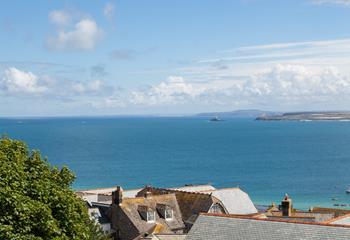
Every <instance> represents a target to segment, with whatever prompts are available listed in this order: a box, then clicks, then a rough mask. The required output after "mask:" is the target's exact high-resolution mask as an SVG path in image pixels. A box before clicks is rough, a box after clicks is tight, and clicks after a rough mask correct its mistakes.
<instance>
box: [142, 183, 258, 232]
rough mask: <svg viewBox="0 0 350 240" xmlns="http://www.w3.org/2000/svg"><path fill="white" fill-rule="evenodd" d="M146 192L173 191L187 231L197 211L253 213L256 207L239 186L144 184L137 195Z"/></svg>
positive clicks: (157, 193) (161, 192)
mask: <svg viewBox="0 0 350 240" xmlns="http://www.w3.org/2000/svg"><path fill="white" fill-rule="evenodd" d="M146 192H149V193H151V194H153V195H164V194H169V193H174V194H175V196H176V199H177V202H178V204H179V206H180V210H181V214H182V217H183V221H184V223H185V225H186V231H188V230H189V229H190V228H191V227H192V225H193V223H194V222H195V221H196V219H197V217H198V215H199V213H202V212H204V213H226V214H255V213H257V212H258V211H257V209H256V208H255V206H254V204H253V202H252V201H251V199H250V197H249V196H248V194H247V193H245V192H244V191H242V190H241V189H239V188H225V189H215V188H214V187H210V188H200V189H198V188H196V191H193V189H191V188H187V189H186V190H183V189H181V188H180V189H179V188H155V187H151V186H146V187H145V188H143V189H142V190H141V191H140V192H139V193H138V194H137V196H142V195H144V194H145V193H146Z"/></svg>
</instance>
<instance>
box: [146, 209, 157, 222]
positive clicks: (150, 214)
mask: <svg viewBox="0 0 350 240" xmlns="http://www.w3.org/2000/svg"><path fill="white" fill-rule="evenodd" d="M155 220H156V214H155V212H154V211H148V212H147V222H154V221H155Z"/></svg>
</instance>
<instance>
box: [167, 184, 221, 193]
mask: <svg viewBox="0 0 350 240" xmlns="http://www.w3.org/2000/svg"><path fill="white" fill-rule="evenodd" d="M170 189H173V190H180V191H186V192H203V191H214V190H216V188H215V187H213V186H212V185H209V184H208V185H187V186H183V187H175V188H170Z"/></svg>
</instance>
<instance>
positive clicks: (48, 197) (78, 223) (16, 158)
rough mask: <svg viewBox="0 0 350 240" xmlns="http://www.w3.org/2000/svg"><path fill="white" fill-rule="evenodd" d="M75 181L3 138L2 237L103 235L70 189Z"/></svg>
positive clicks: (32, 239)
mask: <svg viewBox="0 0 350 240" xmlns="http://www.w3.org/2000/svg"><path fill="white" fill-rule="evenodd" d="M74 179H75V176H74V174H73V173H72V172H71V171H70V170H69V169H68V168H67V167H63V168H61V169H58V168H57V167H52V166H50V164H49V163H48V161H47V159H43V158H42V157H41V155H40V153H39V151H30V150H29V149H28V146H27V145H26V144H25V143H24V142H22V141H17V140H12V139H9V138H7V137H3V138H0V239H15V240H16V239H18V240H22V239H23V240H25V239H26V240H27V239H28V240H47V239H54V240H66V239H67V240H68V239H79V240H80V239H89V240H90V239H93V238H94V237H93V236H95V235H96V234H99V233H100V232H99V229H98V228H96V227H95V226H93V224H94V223H93V222H92V221H91V220H90V218H89V215H88V212H87V208H86V205H85V203H84V202H83V201H82V200H81V199H80V198H79V197H77V196H76V195H75V193H74V191H73V190H72V188H71V185H72V183H73V181H74Z"/></svg>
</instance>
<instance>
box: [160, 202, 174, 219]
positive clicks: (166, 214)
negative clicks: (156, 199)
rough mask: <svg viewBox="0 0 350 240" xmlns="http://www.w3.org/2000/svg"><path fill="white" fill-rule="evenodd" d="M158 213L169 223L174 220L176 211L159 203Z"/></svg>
mask: <svg viewBox="0 0 350 240" xmlns="http://www.w3.org/2000/svg"><path fill="white" fill-rule="evenodd" d="M157 211H158V213H159V215H160V216H161V217H162V218H164V219H165V220H167V221H170V220H173V216H174V211H173V209H172V208H171V207H170V206H168V205H165V204H161V203H158V204H157Z"/></svg>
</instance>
